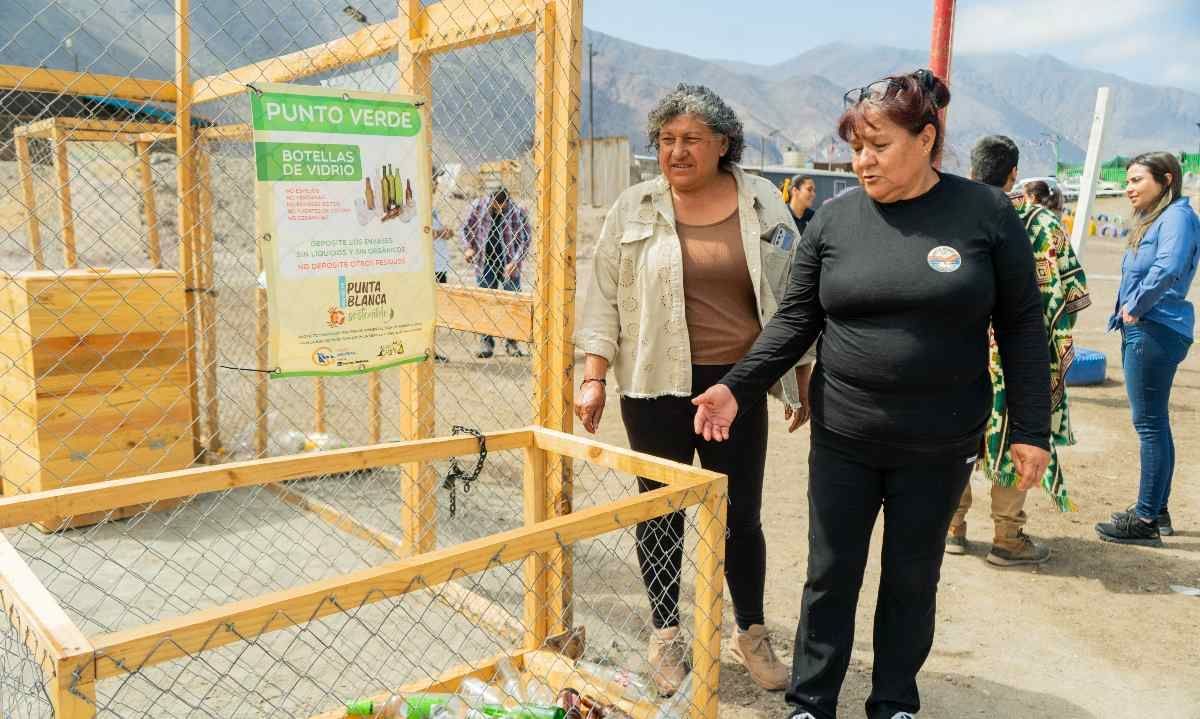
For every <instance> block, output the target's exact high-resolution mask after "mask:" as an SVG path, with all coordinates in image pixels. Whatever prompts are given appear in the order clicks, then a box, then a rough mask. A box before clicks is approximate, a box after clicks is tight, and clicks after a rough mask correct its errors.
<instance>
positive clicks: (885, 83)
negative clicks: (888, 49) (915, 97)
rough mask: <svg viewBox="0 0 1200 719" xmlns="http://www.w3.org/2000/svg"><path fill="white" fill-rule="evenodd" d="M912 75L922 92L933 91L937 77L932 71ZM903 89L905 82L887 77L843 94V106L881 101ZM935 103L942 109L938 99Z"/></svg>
mask: <svg viewBox="0 0 1200 719" xmlns="http://www.w3.org/2000/svg"><path fill="white" fill-rule="evenodd" d="M910 77H912V78H913V79H915V80H916V81H917V86H918V87H920V88H921V91H922V92H926V93H931V92H933V88H934V81H935V80H936V77H935V76H934V74H933V73H932V72H931V71H929V70H925V69H921V70H917V71H916V72H914V73H912V74H911V75H910ZM903 90H904V83H902V82H900V81H899V80H896V79H893V78H890V77H885V78H883V79H881V80H876V81H875V82H872V83H871V84H869V85H863V86H862V87H856V88H854V89H853V90H850V91H849V92H847V93H846V94H845V95H842V105H843V107H852V106H854V105H857V104H859V103H863V102H880V101H882V100H886V99H888V98H890V97H895V96H896V95H898V94H900V92H902V91H903ZM933 104H934V106H935V107H938V109H941V108H940V106H938V103H937V101H936V100H934V103H933Z"/></svg>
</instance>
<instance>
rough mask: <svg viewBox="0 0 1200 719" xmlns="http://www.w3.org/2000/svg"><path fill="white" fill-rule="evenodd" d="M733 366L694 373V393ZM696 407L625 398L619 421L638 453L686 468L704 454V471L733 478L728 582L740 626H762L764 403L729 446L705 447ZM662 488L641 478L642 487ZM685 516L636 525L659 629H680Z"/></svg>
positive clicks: (748, 410)
mask: <svg viewBox="0 0 1200 719" xmlns="http://www.w3.org/2000/svg"><path fill="white" fill-rule="evenodd" d="M728 370H729V367H727V366H707V365H695V366H693V367H692V395H693V396H695V395H697V394H700V393H701V392H703V391H704V390H706V389H708V388H709V387H711V386H712V385H714V384H716V383H717V382H718V381H719V380H720V379H721V378H722V377H724V376H725V373H726V372H727V371H728ZM695 414H696V408H695V407H694V406H693V405H692V403H691V400H690V399H689V398H686V397H658V398H654V399H632V398H629V397H622V398H621V418H622V419H623V420H624V422H625V431H626V433H627V434H628V436H629V446H630V447H632V448H633V449H634V450H635V451H638V452H645V453H646V454H652V455H654V456H656V457H662V458H663V459H670V460H674V461H676V462H682V463H684V464H691V463H692V458H693V457H694V456H695V454H696V453H697V452H699V453H700V465H701V466H702V467H704V468H705V469H708V470H711V471H713V472H721V473H722V474H727V475H728V476H729V507H728V512H727V515H728V518H727V527H728V529H727V531H726V533H725V580H726V581H727V582H728V583H729V593H730V595H731V596H732V597H733V613H734V617H735V618H736V620H737V623H738V626H739V627H741V628H742V629H748V628H749V627H750V626H751V625H752V624H763V623H764V619H763V585H764V584H765V582H766V573H767V544H766V539H765V538H764V537H763V531H762V523H761V521H760V514H761V510H762V487H763V466H764V464H765V462H766V458H767V403H766V397H763V398H762V399H761V400H760V401H758V402H755V403H754V404H753V405H752V406H749V407H743V408H742V411H741V412H739V413H738V417H737V420H735V421H734V423H733V427H732V431H731V432H730V436H729V440H728V441H725V442H706V441H704V438H703V437H700V436H698V435H697V434H696V433H695V431H693V429H692V426H693V425H692V420H693V418H694V417H695ZM661 486H662V485H661V484H659V483H658V482H653V481H650V480H648V479H645V478H644V477H638V489H639V490H640V491H642V492H648V491H650V490H652V489H658V488H659V487H661ZM683 524H684V517H683V513H682V512H675V513H673V514H668V515H666V516H663V517H659V518H657V519H652V520H650V521H648V522H642V523H641V524H639V525H637V532H636V534H637V552H638V564H639V565H640V566H641V570H642V581H643V582H645V584H646V592H647V594H648V595H649V597H650V606H651V609H652V619H653V622H654V626H655V627H656V628H658V629H662V628H665V627H673V626H676V625H678V624H679V574H680V569H681V567H682V564H683Z"/></svg>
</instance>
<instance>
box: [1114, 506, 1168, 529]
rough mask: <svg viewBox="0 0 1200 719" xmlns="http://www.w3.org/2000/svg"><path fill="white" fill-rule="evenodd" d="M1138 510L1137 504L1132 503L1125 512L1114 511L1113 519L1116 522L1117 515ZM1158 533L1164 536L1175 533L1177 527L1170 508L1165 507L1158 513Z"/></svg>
mask: <svg viewBox="0 0 1200 719" xmlns="http://www.w3.org/2000/svg"><path fill="white" fill-rule="evenodd" d="M1136 510H1137V505H1136V504H1131V505H1129V506H1128V507H1127V508H1126V509H1125V511H1123V512H1113V513H1112V521H1114V522H1116V521H1117V517H1121V516H1123V515H1126V514H1133V513H1134V512H1135V511H1136ZM1158 533H1159V534H1161V535H1162V536H1164V537H1169V536H1171V535H1172V534H1174V533H1175V527H1174V526H1173V525H1172V524H1171V511H1170V510H1168V509H1164V510H1163V511H1162V513H1161V514H1159V515H1158Z"/></svg>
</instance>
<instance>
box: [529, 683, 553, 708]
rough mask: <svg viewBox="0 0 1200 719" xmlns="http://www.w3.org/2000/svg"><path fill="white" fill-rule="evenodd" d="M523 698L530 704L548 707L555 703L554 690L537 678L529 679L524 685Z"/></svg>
mask: <svg viewBox="0 0 1200 719" xmlns="http://www.w3.org/2000/svg"><path fill="white" fill-rule="evenodd" d="M525 698H526V700H527V701H528V702H529V703H530V704H541V705H542V706H550V705H551V704H554V703H555V698H556V697H555V693H554V690H553V689H551V688H550V685H549V684H547V683H546V682H544V681H542V680H541V679H538V678H537V677H530V679H529V682H528V683H527V684H526V685H525Z"/></svg>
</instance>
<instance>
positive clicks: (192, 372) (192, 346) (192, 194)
mask: <svg viewBox="0 0 1200 719" xmlns="http://www.w3.org/2000/svg"><path fill="white" fill-rule="evenodd" d="M189 2H190V0H175V90H176V94H177V100H176V104H175V154H176V155H177V156H178V157H179V165H178V169H177V171H176V176H177V180H178V186H179V190H178V192H179V266H180V267H179V269H180V272H182V273H183V286H184V288H186V292H185V293H184V307H185V311H186V319H187V321H186V323H185V336H186V342H187V356H188V401H189V402H191V405H192V417H194V418H199V417H200V389H199V387H198V386H197V385H198V381H197V376H196V374H197V373H196V369H197V368H196V335H197V334H198V333H197V331H196V329H197V328H196V325H197V316H196V315H197V312H196V288H197V287H198V285H197V283H196V279H197V278H196V259H195V247H196V245H195V235H196V173H195V166H194V165H193V162H194V160H195V157H194V154H193V152H192V150H193V144H194V142H193V141H194V138H193V135H192V80H191V64H190V63H191V28H190V27H189V25H188V17H189V12H190V11H189V9H188V3H189ZM193 421H197V420H195V419H194V420H193ZM201 453H202V446H201V443H200V433H199V432H192V457H193V458H196V459H199V458H200V455H201Z"/></svg>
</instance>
